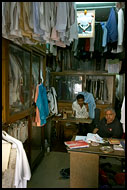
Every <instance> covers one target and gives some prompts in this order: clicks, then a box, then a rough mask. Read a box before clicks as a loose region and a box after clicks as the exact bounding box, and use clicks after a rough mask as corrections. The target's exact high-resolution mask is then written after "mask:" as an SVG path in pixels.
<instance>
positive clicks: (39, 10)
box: [2, 2, 78, 47]
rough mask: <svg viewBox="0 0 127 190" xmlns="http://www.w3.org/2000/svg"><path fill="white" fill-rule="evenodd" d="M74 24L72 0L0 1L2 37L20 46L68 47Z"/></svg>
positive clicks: (74, 16) (75, 31)
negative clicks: (39, 44) (41, 0)
mask: <svg viewBox="0 0 127 190" xmlns="http://www.w3.org/2000/svg"><path fill="white" fill-rule="evenodd" d="M76 23H77V17H76V5H75V2H9V3H8V2H2V36H3V37H5V38H7V39H9V40H12V41H14V42H15V43H18V44H21V45H22V44H24V43H25V44H30V45H32V44H34V45H35V44H38V43H44V44H45V43H51V44H52V45H55V46H60V47H66V45H68V46H69V45H70V43H71V42H72V41H73V40H74V39H77V37H78V29H77V27H76V26H77V25H76ZM73 29H74V30H73ZM71 33H72V35H71Z"/></svg>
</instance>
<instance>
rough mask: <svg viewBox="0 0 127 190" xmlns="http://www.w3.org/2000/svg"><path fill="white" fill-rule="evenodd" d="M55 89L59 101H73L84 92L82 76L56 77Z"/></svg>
mask: <svg viewBox="0 0 127 190" xmlns="http://www.w3.org/2000/svg"><path fill="white" fill-rule="evenodd" d="M54 87H55V89H56V92H57V97H58V100H65V101H66V100H67V101H73V100H75V98H76V96H77V94H78V92H81V91H82V76H67V75H66V76H56V77H55V81H54Z"/></svg>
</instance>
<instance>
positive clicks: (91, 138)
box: [86, 133, 104, 143]
mask: <svg viewBox="0 0 127 190" xmlns="http://www.w3.org/2000/svg"><path fill="white" fill-rule="evenodd" d="M86 141H87V142H89V143H90V142H91V141H92V142H96V143H104V141H103V138H101V137H100V136H99V135H98V134H93V133H88V134H87V136H86Z"/></svg>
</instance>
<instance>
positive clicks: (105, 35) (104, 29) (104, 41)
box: [101, 22, 107, 52]
mask: <svg viewBox="0 0 127 190" xmlns="http://www.w3.org/2000/svg"><path fill="white" fill-rule="evenodd" d="M101 26H102V29H103V37H102V47H103V48H104V52H106V51H107V28H106V23H103V22H102V23H101Z"/></svg>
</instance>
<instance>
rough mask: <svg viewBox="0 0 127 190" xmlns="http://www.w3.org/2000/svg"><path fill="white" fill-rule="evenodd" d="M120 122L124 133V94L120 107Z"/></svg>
mask: <svg viewBox="0 0 127 190" xmlns="http://www.w3.org/2000/svg"><path fill="white" fill-rule="evenodd" d="M120 122H121V123H122V125H123V132H124V133H125V96H124V99H123V103H122V107H121V120H120Z"/></svg>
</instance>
